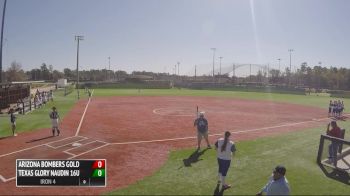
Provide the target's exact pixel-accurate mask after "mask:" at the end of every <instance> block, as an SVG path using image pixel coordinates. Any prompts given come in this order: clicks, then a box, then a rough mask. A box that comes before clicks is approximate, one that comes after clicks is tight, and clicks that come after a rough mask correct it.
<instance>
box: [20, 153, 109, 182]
mask: <svg viewBox="0 0 350 196" xmlns="http://www.w3.org/2000/svg"><path fill="white" fill-rule="evenodd" d="M106 185H107V160H106V159H75V160H58V159H17V160H16V186H17V187H50V186H55V187H57V186H79V187H106Z"/></svg>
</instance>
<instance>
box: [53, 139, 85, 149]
mask: <svg viewBox="0 0 350 196" xmlns="http://www.w3.org/2000/svg"><path fill="white" fill-rule="evenodd" d="M78 137H81V136H78ZM87 139H89V138H87V137H84V138H82V139H79V140H77V141H73V142H70V143H67V144H63V145H61V146H56V147H54V146H51V145H49V144H48V146H50V147H51V148H53V149H58V148H61V147H63V146H67V145H69V144H73V143H75V142H81V141H84V140H87Z"/></svg>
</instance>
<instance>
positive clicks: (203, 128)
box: [194, 112, 211, 150]
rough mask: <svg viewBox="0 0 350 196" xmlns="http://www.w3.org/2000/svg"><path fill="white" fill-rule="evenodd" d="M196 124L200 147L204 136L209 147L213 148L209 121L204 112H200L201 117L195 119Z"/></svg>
mask: <svg viewBox="0 0 350 196" xmlns="http://www.w3.org/2000/svg"><path fill="white" fill-rule="evenodd" d="M194 126H195V127H197V137H198V148H197V150H200V148H201V142H202V137H204V139H205V141H206V142H207V146H208V148H211V146H210V144H209V140H208V121H207V119H205V118H204V112H200V113H199V118H197V119H196V120H195V121H194Z"/></svg>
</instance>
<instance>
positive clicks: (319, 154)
mask: <svg viewBox="0 0 350 196" xmlns="http://www.w3.org/2000/svg"><path fill="white" fill-rule="evenodd" d="M323 144H324V136H323V135H321V138H320V144H319V146H318V153H317V163H318V164H321V156H322V149H323Z"/></svg>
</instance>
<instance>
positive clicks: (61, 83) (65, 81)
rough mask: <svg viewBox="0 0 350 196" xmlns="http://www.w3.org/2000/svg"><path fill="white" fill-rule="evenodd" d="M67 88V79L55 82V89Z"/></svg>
mask: <svg viewBox="0 0 350 196" xmlns="http://www.w3.org/2000/svg"><path fill="white" fill-rule="evenodd" d="M66 86H67V79H59V80H58V81H57V87H58V88H64V87H66Z"/></svg>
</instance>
